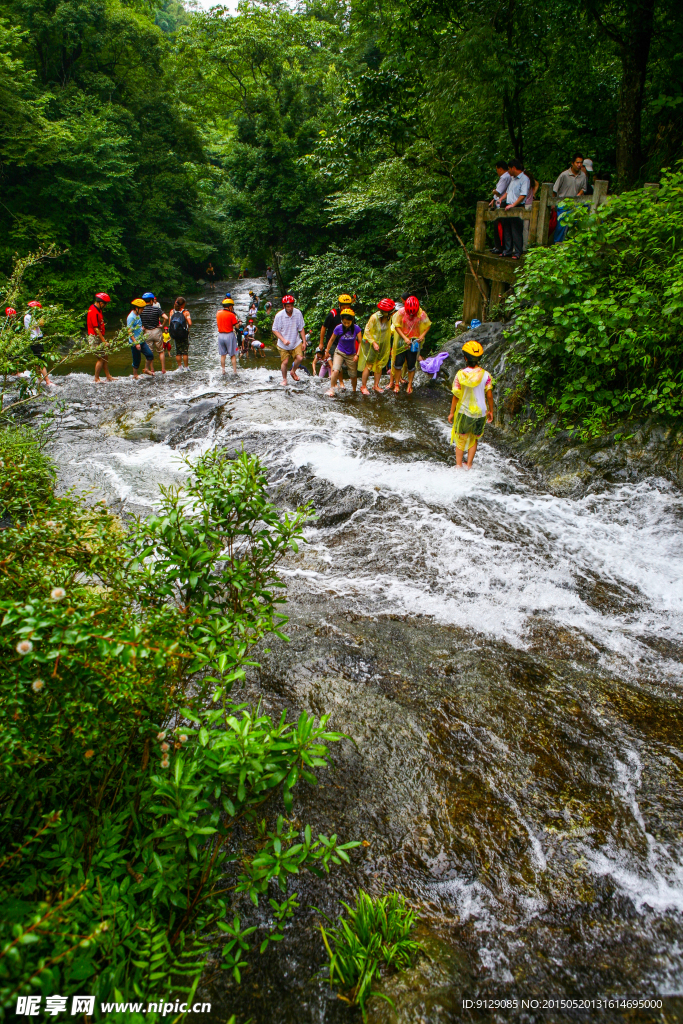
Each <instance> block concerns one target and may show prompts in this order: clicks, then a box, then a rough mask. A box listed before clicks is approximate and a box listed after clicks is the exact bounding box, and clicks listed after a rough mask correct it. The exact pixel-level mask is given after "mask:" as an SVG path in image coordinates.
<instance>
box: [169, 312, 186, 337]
mask: <svg viewBox="0 0 683 1024" xmlns="http://www.w3.org/2000/svg"><path fill="white" fill-rule="evenodd" d="M168 333H169V334H170V335H171V337H172V338H173V340H174V341H187V339H188V335H189V330H188V327H187V320H186V319H185V317H184V316H183V314H182V311H181V310H179V309H174V310H173V312H172V313H171V320H170V323H169V325H168Z"/></svg>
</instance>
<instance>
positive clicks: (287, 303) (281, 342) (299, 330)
mask: <svg viewBox="0 0 683 1024" xmlns="http://www.w3.org/2000/svg"><path fill="white" fill-rule="evenodd" d="M282 305H283V306H284V309H281V310H280V311H279V312H278V313H276V314H275V319H274V320H273V327H272V330H273V334H274V335H275V337H276V338H277V347H278V348H279V349H280V369H281V371H282V380H281V381H280V383H281V384H282V385H283V386H284V385H286V384H287V362H288V360H289V357H290V355H291V356H292V359H293V362H292V369H291V374H292V380H296V381H298V380H299V378H298V377H297V375H296V371H297V369H298V367H299V366H301V362H302V360H303V358H304V352H305V351H306V331H305V328H304V315H303V313H302V312H301V310H300V309H297V308H296V306H295V305H294V296H293V295H283V297H282Z"/></svg>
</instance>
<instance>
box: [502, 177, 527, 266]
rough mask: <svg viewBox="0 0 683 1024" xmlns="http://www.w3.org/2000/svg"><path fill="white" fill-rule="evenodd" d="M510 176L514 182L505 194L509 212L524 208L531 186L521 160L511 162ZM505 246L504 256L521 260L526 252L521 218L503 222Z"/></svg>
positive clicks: (510, 218)
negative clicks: (524, 251)
mask: <svg viewBox="0 0 683 1024" xmlns="http://www.w3.org/2000/svg"><path fill="white" fill-rule="evenodd" d="M510 174H511V176H512V181H511V182H510V184H509V185H508V187H507V192H506V193H505V200H506V206H505V208H506V210H508V212H509V211H510V210H514V209H515V207H520V208H521V209H523V208H524V203H525V201H526V197H527V195H528V193H529V185H530V183H529V179H528V178H527V176H526V174H525V173H524V164H523V163H522V161H521V160H511V161H510ZM503 245H504V248H503V256H511V257H512V259H513V260H518V259H520V258H521V255H522V252H523V250H524V227H523V222H522V219H521V217H506V218H505V220H504V221H503Z"/></svg>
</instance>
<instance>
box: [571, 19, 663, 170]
mask: <svg viewBox="0 0 683 1024" xmlns="http://www.w3.org/2000/svg"><path fill="white" fill-rule="evenodd" d="M656 3H657V0H628V2H627V3H625V4H624V5H623V7H622V8H621V11H622V12H623V13H622V15H621V17H620V19H619V22H616V21H615V22H610V21H608V20H606V19H605V18H604V17H603V14H604V13H605V12H604V11H601V10H600V0H588V4H587V6H588V10H589V11H590V13H591V14H592V15H593V17H594V18H595V20H596V22H597V24H598V27H599V28H600V30H601V31H602V32H603V34H604V35H605V36H607V38H608V39H611V40H612V42H613V43H616V45H617V47H618V49H619V54H620V56H621V83H620V86H619V109H618V113H617V135H616V151H617V176H618V179H619V184H620V185H621V187H622V188H633V186H634V185H635V184H636V182H637V181H638V176H639V174H640V169H641V167H642V164H643V153H642V145H641V122H642V115H643V92H644V90H645V79H646V77H647V65H648V61H649V58H650V44H651V43H652V31H653V26H654V14H655V5H656Z"/></svg>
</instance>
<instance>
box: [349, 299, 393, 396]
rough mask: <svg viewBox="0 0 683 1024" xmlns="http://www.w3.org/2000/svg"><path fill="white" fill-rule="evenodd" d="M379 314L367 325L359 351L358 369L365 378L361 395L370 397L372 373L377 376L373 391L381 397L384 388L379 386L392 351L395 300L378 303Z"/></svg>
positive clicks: (373, 315) (372, 317)
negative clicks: (392, 323) (392, 320)
mask: <svg viewBox="0 0 683 1024" xmlns="http://www.w3.org/2000/svg"><path fill="white" fill-rule="evenodd" d="M377 309H378V310H379V312H377V313H373V314H372V316H371V317H370V319H369V320H368V322H367V323H366V325H365V330H364V332H363V340H362V341H361V343H360V348H359V350H358V369H359V370H360V371H361V373H362V375H363V378H362V383H361V389H360V393H361V395H369V394H370V392H369V391H368V377H369V375H370V374H371V373H373V374H374V375H375V385H374V387H373V389H372V390H373V391H376V392H377V394H378V395H381V394H382V393H383V391H384V388H381V387H380V386H379V382H380V378H381V376H382V371H383V370H384V367H385V366H386V365H387V363H388V361H389V356H390V349H391V314H392V313H393V312H394V310H395V309H396V303H395V302H394V300H393V299H381V300H380V302H378V303H377Z"/></svg>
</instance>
